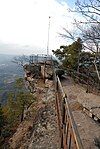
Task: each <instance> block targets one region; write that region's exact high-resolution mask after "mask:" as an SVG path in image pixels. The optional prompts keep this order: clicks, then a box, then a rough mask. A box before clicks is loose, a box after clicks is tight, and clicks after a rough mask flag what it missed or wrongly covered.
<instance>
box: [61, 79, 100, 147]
mask: <svg viewBox="0 0 100 149" xmlns="http://www.w3.org/2000/svg"><path fill="white" fill-rule="evenodd" d="M62 86H63V89H64V91H65V93H66V94H67V96H68V100H69V103H70V107H71V109H72V113H73V116H74V119H75V122H76V124H77V127H78V130H79V134H80V137H81V139H82V143H83V146H84V149H98V147H96V146H95V142H94V139H95V138H99V137H100V124H99V123H96V122H95V121H94V120H93V119H92V118H90V117H89V116H87V115H86V114H85V113H84V112H83V110H82V105H83V106H85V107H86V108H88V109H91V108H92V110H91V111H92V112H95V114H96V115H98V117H100V96H97V95H94V94H92V93H86V90H85V89H84V88H83V87H81V86H80V85H78V84H75V83H73V80H72V79H71V78H70V77H67V78H66V80H62Z"/></svg>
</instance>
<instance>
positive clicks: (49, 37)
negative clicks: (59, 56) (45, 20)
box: [47, 16, 51, 56]
mask: <svg viewBox="0 0 100 149" xmlns="http://www.w3.org/2000/svg"><path fill="white" fill-rule="evenodd" d="M50 18H51V17H50V16H49V24H48V40H47V56H49V38H50Z"/></svg>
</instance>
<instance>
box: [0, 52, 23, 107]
mask: <svg viewBox="0 0 100 149" xmlns="http://www.w3.org/2000/svg"><path fill="white" fill-rule="evenodd" d="M14 57H16V56H15V55H14V56H13V55H4V54H0V103H1V104H5V103H6V101H7V95H8V93H9V92H13V91H14V90H15V88H14V82H15V80H16V78H18V77H23V73H24V72H23V67H22V66H20V65H17V64H15V63H13V62H12V60H13V58H14Z"/></svg>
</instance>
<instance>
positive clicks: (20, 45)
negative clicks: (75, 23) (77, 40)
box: [0, 0, 75, 54]
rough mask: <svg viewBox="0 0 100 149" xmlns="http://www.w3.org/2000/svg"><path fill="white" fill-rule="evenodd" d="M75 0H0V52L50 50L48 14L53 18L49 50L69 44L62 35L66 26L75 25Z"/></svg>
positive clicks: (22, 52) (43, 51) (21, 52)
mask: <svg viewBox="0 0 100 149" xmlns="http://www.w3.org/2000/svg"><path fill="white" fill-rule="evenodd" d="M74 2H75V0H0V53H9V54H16V53H17V54H32V53H33V54H35V53H41V50H40V49H42V53H44V54H46V52H47V50H46V49H47V39H48V38H47V37H48V18H49V16H51V19H50V35H49V37H50V40H49V53H50V54H51V50H52V49H56V48H58V47H59V46H60V45H62V44H65V43H66V41H65V40H64V39H63V38H61V37H59V33H62V32H63V29H62V28H63V27H67V28H69V29H72V28H73V27H72V24H71V23H72V20H73V17H74V16H73V13H69V12H68V9H69V7H73V6H74Z"/></svg>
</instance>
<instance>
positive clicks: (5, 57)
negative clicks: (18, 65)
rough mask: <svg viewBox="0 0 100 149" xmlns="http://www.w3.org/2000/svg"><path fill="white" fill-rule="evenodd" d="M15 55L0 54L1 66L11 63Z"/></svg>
mask: <svg viewBox="0 0 100 149" xmlns="http://www.w3.org/2000/svg"><path fill="white" fill-rule="evenodd" d="M13 57H15V55H6V54H0V64H2V63H7V62H10V61H11V60H12V59H13Z"/></svg>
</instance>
